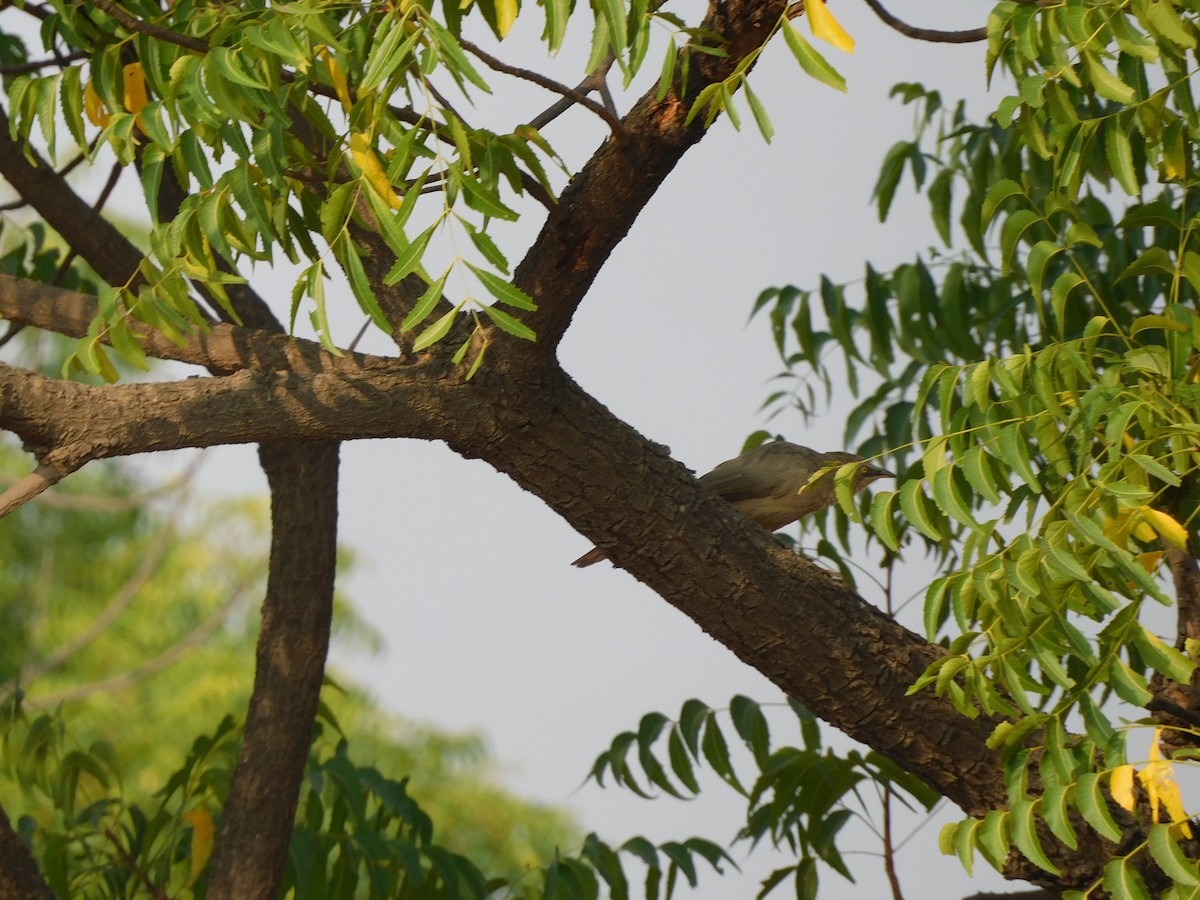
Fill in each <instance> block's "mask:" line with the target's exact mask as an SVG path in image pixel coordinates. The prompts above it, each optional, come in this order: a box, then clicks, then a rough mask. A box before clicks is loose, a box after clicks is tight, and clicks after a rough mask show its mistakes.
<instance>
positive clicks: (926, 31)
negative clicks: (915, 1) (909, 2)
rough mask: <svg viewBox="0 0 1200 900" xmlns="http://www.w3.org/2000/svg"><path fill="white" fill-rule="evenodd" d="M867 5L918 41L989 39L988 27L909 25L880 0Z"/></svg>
mask: <svg viewBox="0 0 1200 900" xmlns="http://www.w3.org/2000/svg"><path fill="white" fill-rule="evenodd" d="M866 4H867V6H869V7H871V10H872V11H873V12H874V13H875V15H877V16H879V18H881V19H882V20H883V21H884V23H885V24H887V25H888V26H890V27H891V28H894V29H896V31H898V32H900V33H901V34H903V35H905V36H907V37H910V38H915V39H916V40H918V41H932V42H934V43H937V44H970V43H973V42H975V41H985V40H987V28H986V27H983V28H972V29H969V30H967V31H941V30H939V29H937V28H917V27H916V26H915V25H909V24H908V23H907V22H905V21H902V20H901V19H897V18H896V17H895V16H893V15H892V14H891V13H890V12H888V11H887V10H886V9H884V8H883V4H881V3H880V2H879V0H866Z"/></svg>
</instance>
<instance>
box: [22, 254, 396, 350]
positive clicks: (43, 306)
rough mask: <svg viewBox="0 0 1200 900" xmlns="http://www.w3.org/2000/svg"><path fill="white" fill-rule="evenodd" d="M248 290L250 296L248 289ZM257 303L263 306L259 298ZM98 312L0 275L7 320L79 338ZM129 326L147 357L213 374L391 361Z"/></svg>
mask: <svg viewBox="0 0 1200 900" xmlns="http://www.w3.org/2000/svg"><path fill="white" fill-rule="evenodd" d="M250 293H251V295H253V291H251V292H250ZM253 296H257V295H253ZM258 302H259V303H262V305H263V306H264V307H265V305H266V304H265V303H264V302H263V301H261V300H259V301H258ZM99 314H100V307H99V304H98V303H97V301H96V298H95V297H93V296H92V295H91V294H82V293H79V292H78V291H72V290H67V289H65V288H59V287H54V286H53V285H48V284H45V283H44V282H41V281H33V280H32V279H28V278H17V277H16V276H13V275H3V274H0V318H3V319H6V320H8V321H9V322H11V323H15V324H18V325H24V326H29V327H32V328H40V329H43V330H45V331H52V332H54V333H56V334H61V335H65V336H66V337H76V338H79V337H84V336H85V335H86V334H87V332H88V326H89V325H90V324H91V323H92V320H94V319H95V318H96V317H97V316H98V315H99ZM266 314H267V315H269V314H270V310H267V311H266ZM132 328H133V331H134V333H135V334H136V335H137V336H138V341H139V343H140V344H141V346H142V349H143V350H145V351H146V353H147V354H148V355H149V356H152V357H154V358H156V359H168V360H174V361H176V362H184V363H191V364H192V365H197V366H204V367H205V368H207V369H209V371H212V372H215V373H218V374H228V373H231V372H237V371H240V370H242V369H251V368H257V369H265V370H268V371H274V370H287V371H292V372H307V373H316V372H331V371H350V372H361V371H362V370H363V369H369V368H389V369H390V368H391V367H393V366H395V364H396V360H395V359H392V358H389V357H382V356H370V355H368V354H363V353H345V354H343V355H342V356H334V355H333V354H331V353H329V352H328V351H327V350H325V349H324V348H323V347H321V345H320V344H318V343H316V342H315V341H307V340H304V339H303V338H294V337H288V336H287V335H285V334H280V333H277V332H275V331H265V330H259V329H256V328H241V327H238V326H235V325H229V324H215V325H213V326H212V327H211V328H210V329H209V330H208V331H204V332H198V333H195V334H192V335H189V336H187V343H185V344H184V345H183V346H182V347H181V346H179V345H178V344H176V343H174V342H173V341H170V340H168V339H167V338H166V337H164V336H163V334H162V333H161V332H158V331H155V330H153V329H151V328H148V327H147V326H144V325H142V324H141V323H139V322H134V323H132Z"/></svg>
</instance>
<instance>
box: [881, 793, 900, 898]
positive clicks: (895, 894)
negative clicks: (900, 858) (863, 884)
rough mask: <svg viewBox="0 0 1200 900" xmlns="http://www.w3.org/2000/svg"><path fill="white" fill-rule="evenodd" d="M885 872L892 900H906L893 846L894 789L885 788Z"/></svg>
mask: <svg viewBox="0 0 1200 900" xmlns="http://www.w3.org/2000/svg"><path fill="white" fill-rule="evenodd" d="M883 871H884V872H886V873H887V880H888V885H889V886H890V887H891V889H892V900H904V894H903V893H902V892H901V890H900V877H899V876H898V875H897V874H896V848H895V847H893V846H892V789H891V788H890V787H887V786H886V785H885V786H884V788H883Z"/></svg>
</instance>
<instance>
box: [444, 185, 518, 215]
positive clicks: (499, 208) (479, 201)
mask: <svg viewBox="0 0 1200 900" xmlns="http://www.w3.org/2000/svg"><path fill="white" fill-rule="evenodd" d="M459 184H461V185H462V189H463V198H464V199H465V200H466V201H467V206H469V207H471V209H473V210H475V211H476V212H480V213H483V214H484V215H485V216H488V217H490V218H493V219H503V220H504V221H506V222H515V221H517V220H518V219H519V218H520V217H521V216H520V214H519V213H517V212H515V211H514V210H511V209H509V208H508V207H507V206H505V205H504V204H503V203H501V202H500V195H499V194H498V193H497V192H496V191H492V190H489V189H487V188H485V187H484V186H483V185H482V184H480V183H479V182H478V181H476V180H475V179H474V178H472V177H470V176H469V175H463V176H462V177H461V178H460V179H459Z"/></svg>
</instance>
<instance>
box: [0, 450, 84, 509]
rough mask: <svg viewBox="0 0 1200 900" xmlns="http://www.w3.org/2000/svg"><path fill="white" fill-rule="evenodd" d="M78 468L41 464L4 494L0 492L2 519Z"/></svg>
mask: <svg viewBox="0 0 1200 900" xmlns="http://www.w3.org/2000/svg"><path fill="white" fill-rule="evenodd" d="M76 468H78V466H76V467H74V468H71V469H66V470H64V469H61V468H59V467H58V466H48V465H46V464H44V463H43V464H41V465H39V466H38V467H37V468H36V469H34V470H33V471H32V472H30V473H29V474H28V475H26V476H25V477H24V478H22V479H21V480H20V481H18V482H17V483H16V484H14V485H13V486H12V487H10V488H9V489H8V490H7V491H5V492H4V493H3V494H0V519H2V518H4V517H5V516H7V515H8V514H9V513H10V512H12V511H13V510H14V509H16V508H17V507H19V506H22V505H24V504H25V503H28V502H29V501H30V500H32V499H33V498H34V497H36V496H37V495H38V494H40V493H42V491H44V490H46V488H48V487H50V486H51V485H55V484H58V483H59V482H60V481H62V480H63V479H64V478H66V477H67V476H68V475H70V474H71V472H73V471H75V469H76Z"/></svg>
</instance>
